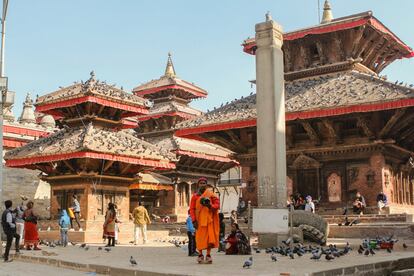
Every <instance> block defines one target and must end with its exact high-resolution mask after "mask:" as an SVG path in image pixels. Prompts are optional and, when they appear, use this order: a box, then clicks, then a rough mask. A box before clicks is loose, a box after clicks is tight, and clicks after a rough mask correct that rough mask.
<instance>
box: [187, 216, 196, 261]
mask: <svg viewBox="0 0 414 276" xmlns="http://www.w3.org/2000/svg"><path fill="white" fill-rule="evenodd" d="M186 225H187V236H188V256H190V257H191V256H198V254H197V252H196V243H195V228H194V225H193V220H192V219H191V216H190V210H188V217H187V220H186Z"/></svg>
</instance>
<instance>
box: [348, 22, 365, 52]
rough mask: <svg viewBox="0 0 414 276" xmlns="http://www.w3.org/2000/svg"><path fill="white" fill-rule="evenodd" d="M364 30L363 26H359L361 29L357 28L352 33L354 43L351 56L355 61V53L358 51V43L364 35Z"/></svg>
mask: <svg viewBox="0 0 414 276" xmlns="http://www.w3.org/2000/svg"><path fill="white" fill-rule="evenodd" d="M364 30H365V26H361V27H359V28H358V29H357V30H356V31H354V32H355V33H354V35H353V37H354V39H355V40H354V43H353V45H352V46H353V47H352V50H351V56H352V57H353V58H354V59H355V58H357V56H356V53H357V50H358V46H359V44H360V43H359V42H360V41H361V39H362V35H363V34H364Z"/></svg>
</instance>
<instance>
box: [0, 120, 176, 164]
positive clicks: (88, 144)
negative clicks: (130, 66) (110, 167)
mask: <svg viewBox="0 0 414 276" xmlns="http://www.w3.org/2000/svg"><path fill="white" fill-rule="evenodd" d="M73 158H93V159H105V160H112V161H119V162H124V163H131V164H138V165H143V166H153V167H158V168H173V167H174V165H173V164H172V163H171V162H172V161H174V160H175V156H174V155H173V154H171V153H170V152H169V151H167V150H164V149H160V148H158V147H156V146H154V145H152V144H150V143H148V142H146V141H143V140H142V139H140V138H138V137H136V136H135V135H133V131H130V130H124V131H113V130H110V129H104V128H94V127H93V125H92V124H89V125H88V126H87V127H86V128H85V127H77V128H64V129H62V130H61V131H59V132H57V133H54V134H52V135H50V136H48V137H46V138H42V139H39V140H36V141H33V142H31V143H29V144H27V145H25V146H22V147H20V148H16V149H14V150H11V151H9V152H7V153H6V155H5V159H6V160H7V165H8V166H11V167H21V166H25V165H30V164H36V163H45V162H53V161H60V160H67V159H73Z"/></svg>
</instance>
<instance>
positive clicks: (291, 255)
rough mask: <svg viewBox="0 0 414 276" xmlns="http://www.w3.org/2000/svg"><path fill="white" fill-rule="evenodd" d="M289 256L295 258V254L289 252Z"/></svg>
mask: <svg viewBox="0 0 414 276" xmlns="http://www.w3.org/2000/svg"><path fill="white" fill-rule="evenodd" d="M289 257H290V258H291V259H292V260H293V259H294V258H295V256H293V253H292V252H291V253H289Z"/></svg>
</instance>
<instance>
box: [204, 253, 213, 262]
mask: <svg viewBox="0 0 414 276" xmlns="http://www.w3.org/2000/svg"><path fill="white" fill-rule="evenodd" d="M205 263H206V264H212V263H213V259H212V258H211V256H210V255H207V256H206V261H205Z"/></svg>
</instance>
